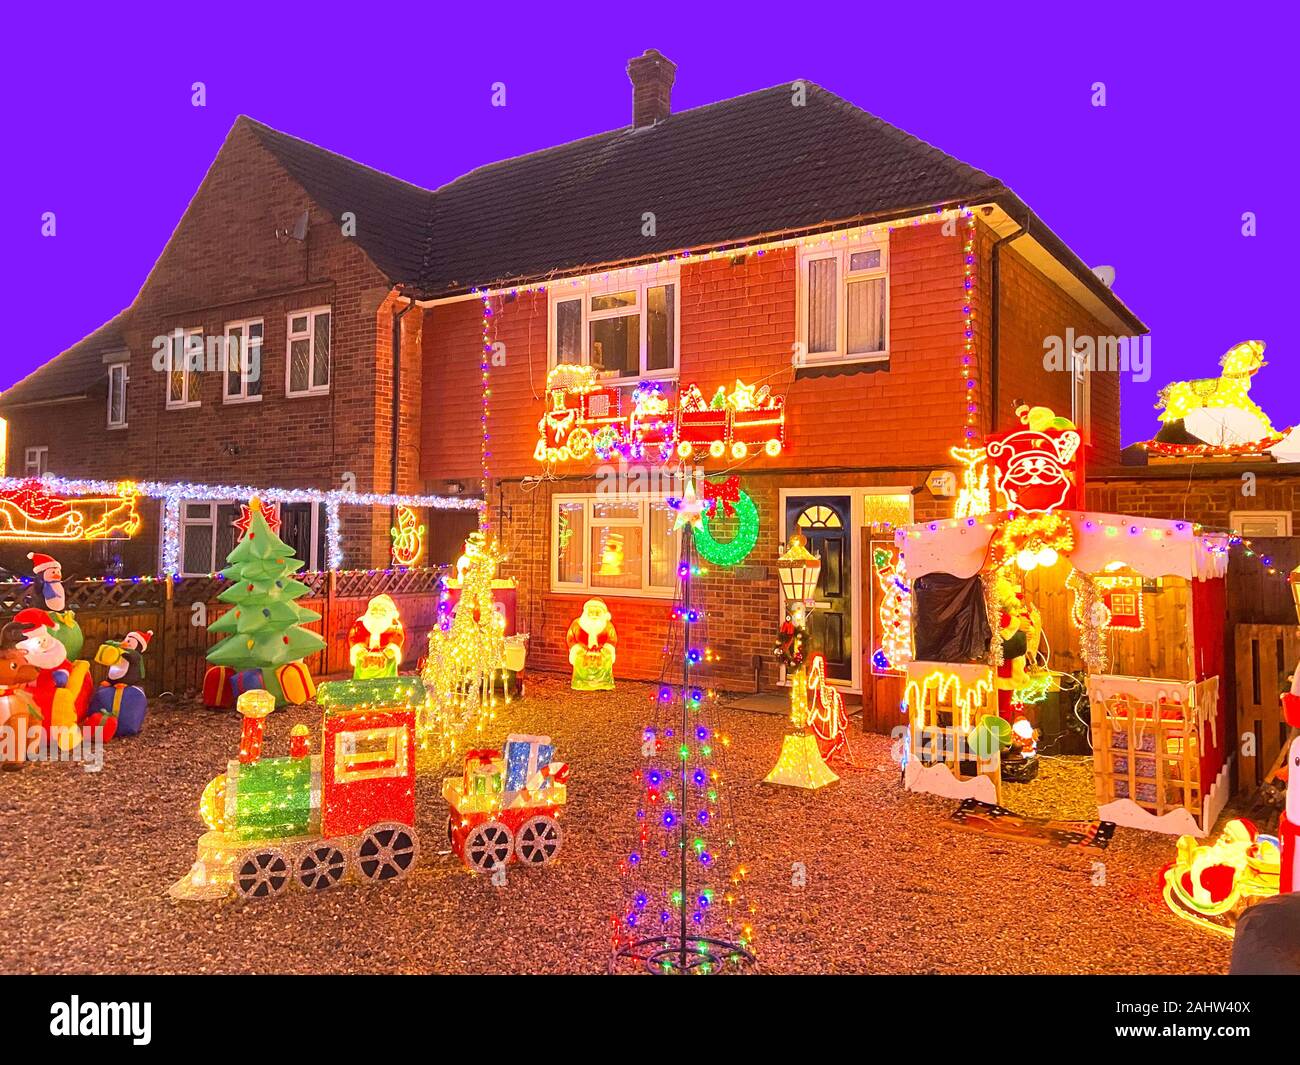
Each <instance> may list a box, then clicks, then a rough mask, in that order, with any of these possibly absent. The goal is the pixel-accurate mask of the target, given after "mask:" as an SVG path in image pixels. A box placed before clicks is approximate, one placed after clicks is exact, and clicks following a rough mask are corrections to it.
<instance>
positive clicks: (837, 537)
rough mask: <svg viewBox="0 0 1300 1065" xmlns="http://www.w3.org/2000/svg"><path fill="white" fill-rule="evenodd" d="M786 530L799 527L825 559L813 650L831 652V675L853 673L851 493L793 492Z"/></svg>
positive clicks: (828, 658)
mask: <svg viewBox="0 0 1300 1065" xmlns="http://www.w3.org/2000/svg"><path fill="white" fill-rule="evenodd" d="M785 527H786V536H787V537H788V536H789V535H790V534H791V533H794V532H796V531H797V532H799V533H800V534H801V535H802V536H803V538H804V540H805V541H806V542H807V545H808V550H809V551H811V552H812V553H813V554H815V555H817V556H818V557H819V558H820V559H821V560H822V569H821V575H820V576H819V577H818V579H817V599H816V609H815V610H813V614H812V618H811V619H810V622H809V626H808V629H809V639H808V642H809V645H810V647H809V651H810V653H820V654H822V655H825V656H826V675H827V676H828V677H830V678H831V679H832V680H842V681H852V679H853V538H852V537H853V521H852V500H851V498H850V497H849V496H847V495H824V496H789V497H787V498H786V501H785Z"/></svg>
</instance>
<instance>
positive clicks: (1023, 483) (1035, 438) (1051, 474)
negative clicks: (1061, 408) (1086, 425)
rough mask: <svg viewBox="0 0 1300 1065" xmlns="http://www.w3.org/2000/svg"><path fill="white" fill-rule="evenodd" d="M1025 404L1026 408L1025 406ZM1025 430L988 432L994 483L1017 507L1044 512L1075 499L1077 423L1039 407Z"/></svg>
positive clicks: (1030, 413) (1025, 418)
mask: <svg viewBox="0 0 1300 1065" xmlns="http://www.w3.org/2000/svg"><path fill="white" fill-rule="evenodd" d="M1023 410H1024V408H1022V411H1023ZM1021 420H1022V422H1024V423H1025V427H1024V428H1022V429H1014V430H1012V431H1010V432H1006V433H1000V434H998V435H996V436H991V437H989V441H988V448H987V452H988V458H989V461H990V462H991V463H993V470H994V484H995V485H996V487H997V489H998V491H999V492H1000V493H1001V494H1002V497H1003V499H1004V500H1005V502H1006V505H1007V506H1008V508H1010V509H1012V510H1021V511H1030V512H1044V511H1050V510H1055V509H1056V508H1057V507H1061V506H1065V505H1067V503H1071V502H1072V496H1073V494H1074V490H1075V486H1076V484H1077V473H1076V465H1075V458H1076V456H1077V454H1078V451H1079V442H1080V441H1079V434H1078V432H1077V431H1076V430H1075V428H1074V426H1073V424H1072V423H1071V422H1069V421H1068V420H1067V419H1065V418H1058V417H1056V416H1055V415H1053V414H1052V412H1051V411H1050V410H1047V409H1046V408H1042V407H1035V408H1033V410H1031V411H1026V412H1024V413H1022V414H1021Z"/></svg>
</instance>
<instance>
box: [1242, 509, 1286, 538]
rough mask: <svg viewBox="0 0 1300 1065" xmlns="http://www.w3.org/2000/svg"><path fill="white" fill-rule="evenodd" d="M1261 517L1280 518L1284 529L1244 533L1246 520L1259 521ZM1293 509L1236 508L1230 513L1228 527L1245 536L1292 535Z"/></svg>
mask: <svg viewBox="0 0 1300 1065" xmlns="http://www.w3.org/2000/svg"><path fill="white" fill-rule="evenodd" d="M1261 518H1280V519H1281V525H1282V531H1281V532H1278V533H1272V534H1265V533H1243V532H1242V528H1243V525H1244V523H1245V521H1258V520H1260V519H1261ZM1291 525H1292V521H1291V511H1289V510H1234V511H1231V512H1229V514H1228V527H1229V528H1230V529H1233V530H1234V531H1236V532H1238V533H1242V535H1244V536H1265V535H1273V536H1291V535H1292V533H1291Z"/></svg>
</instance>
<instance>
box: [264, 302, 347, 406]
mask: <svg viewBox="0 0 1300 1065" xmlns="http://www.w3.org/2000/svg"><path fill="white" fill-rule="evenodd" d="M320 314H328V315H329V316H330V332H329V337H330V350H329V354H328V355H327V356H326V359H327V362H328V367H327V369H328V371H329V372H328V374H327V377H328V380H326V382H325V384H324V385H312V383H311V382H312V379H313V378H314V377H315V376H316V375H315V373H314V372H313V371H314V370H315V367H316V328H315V326H316V316H317V315H320ZM303 315H306V316H307V333H306V335H305V336H304V335H303V334H302V333H295V332H294V331H293V320H294V319H295V318H301V317H302V316H303ZM265 333H266V331H265V328H263V335H262V344H263V348H262V353H263V354H264V355H265V353H266V347H265V344H266V335H265ZM295 340H306V341H307V344H308V347H307V353H308V354H307V360H308V361H307V387H306V388H305V389H300V390H298V391H294V389H293V342H294V341H295ZM333 386H334V310H333V306H332V305H330V304H323V305H321V306H318V307H299V308H297V309H296V310H292V311H289V312H288V313H286V314H285V316H284V394H285V396H286V397H287V398H288V399H301V398H305V397H307V396H328V395H329V392H330V389H331V388H332V387H333Z"/></svg>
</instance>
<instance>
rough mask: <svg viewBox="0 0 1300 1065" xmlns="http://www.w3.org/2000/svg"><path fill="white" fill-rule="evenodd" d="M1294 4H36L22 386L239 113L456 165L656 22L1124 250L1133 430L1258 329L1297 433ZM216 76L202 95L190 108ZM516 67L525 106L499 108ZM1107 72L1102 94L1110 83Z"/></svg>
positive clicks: (573, 101) (593, 117) (14, 40)
mask: <svg viewBox="0 0 1300 1065" xmlns="http://www.w3.org/2000/svg"><path fill="white" fill-rule="evenodd" d="M1270 6H1272V8H1273V10H1272V11H1270V12H1269V13H1268V14H1266V15H1262V14H1258V13H1256V12H1255V5H1251V4H1244V3H1238V4H1234V5H1231V6H1230V7H1228V8H1224V9H1223V11H1224V12H1226V13H1225V14H1215V15H1213V16H1206V15H1202V14H1200V13H1199V12H1198V13H1197V14H1196V15H1195V16H1194V17H1191V16H1189V17H1188V18H1187V19H1186V20H1184V19H1183V18H1182V17H1179V18H1176V19H1175V18H1170V19H1169V20H1166V18H1165V17H1162V16H1161V15H1160V14H1157V13H1156V12H1155V11H1153V12H1151V13H1150V14H1148V13H1146V12H1141V11H1138V10H1136V9H1137V8H1138V7H1139V5H1137V4H1132V3H1125V4H1118V5H1111V4H1106V3H1090V4H1087V5H1079V6H1078V8H1077V9H1074V10H1071V11H1069V12H1064V11H1063V10H1062V9H1061V6H1060V5H1043V4H1041V3H1035V4H1025V5H1016V4H1002V5H996V6H994V7H989V6H988V5H952V6H947V5H940V4H927V5H923V6H922V7H917V6H915V5H911V4H907V5H898V6H897V7H896V8H895V9H893V10H892V11H891V9H890V8H888V7H887V6H885V5H875V4H873V5H862V4H851V5H850V4H845V5H832V4H818V5H811V6H802V7H801V6H800V5H786V4H773V5H770V7H769V9H768V10H767V11H764V9H763V8H762V7H760V6H759V5H749V6H747V7H746V8H744V9H743V10H744V14H743V15H740V14H738V15H732V16H726V17H724V16H717V15H713V14H709V13H708V7H709V6H708V5H705V4H701V3H699V2H695V3H691V4H676V3H658V4H654V5H651V6H649V7H645V8H638V7H636V6H633V7H630V8H629V7H627V6H625V5H610V4H605V5H599V6H598V5H575V4H566V5H562V6H559V7H557V6H555V5H528V6H527V7H525V8H522V11H523V12H524V13H523V14H513V13H511V11H510V8H509V5H502V4H499V3H496V4H488V5H472V4H471V5H463V6H444V5H410V6H409V7H408V6H403V5H399V6H397V7H391V6H382V5H381V6H377V7H370V8H367V7H365V6H364V5H362V6H358V5H356V4H347V5H336V4H329V3H314V4H311V5H309V6H305V7H304V8H303V9H302V11H300V12H292V13H285V14H279V13H276V14H272V12H273V10H274V9H275V5H271V4H265V3H263V4H259V5H250V6H247V7H245V6H243V5H238V4H229V5H217V6H204V5H200V6H194V5H189V6H186V5H175V4H172V5H165V6H159V7H158V9H157V14H156V15H155V16H152V17H145V16H140V21H141V22H142V23H144V25H138V26H137V25H131V24H130V21H129V20H128V18H127V17H126V16H124V15H122V14H119V13H118V11H117V9H115V8H111V7H110V8H101V9H99V10H97V11H95V12H93V13H90V12H80V11H74V10H71V9H68V8H60V9H59V14H58V15H57V17H56V18H55V19H54V21H53V22H51V21H50V18H51V9H48V8H43V7H39V6H38V7H37V8H35V9H32V8H31V7H30V6H28V7H27V8H26V9H24V13H23V14H21V15H18V16H17V22H18V25H17V26H16V27H15V28H14V30H13V31H12V34H11V36H10V37H9V41H10V52H9V56H8V58H7V59H6V62H5V63H4V64H3V66H2V67H0V83H2V86H3V98H4V99H5V100H6V101H8V102H9V103H10V105H11V106H10V107H8V108H6V112H7V115H6V118H7V124H8V127H9V128H8V130H7V134H8V141H9V146H10V149H11V150H10V152H8V153H6V154H7V156H8V163H7V165H6V166H5V167H3V168H0V188H2V189H3V203H4V205H5V211H4V217H5V223H4V225H5V236H6V245H7V254H6V256H5V262H6V269H7V271H8V273H9V275H10V276H9V278H8V279H7V284H6V286H5V291H6V292H7V293H8V296H9V299H10V301H11V302H10V311H9V313H8V314H7V315H6V323H7V326H8V328H9V330H10V339H9V342H8V343H7V344H6V354H5V357H4V359H3V361H2V363H0V387H7V386H8V385H10V384H12V383H13V382H14V381H16V380H18V379H19V378H20V377H22V376H24V375H25V374H27V373H28V372H30V371H31V370H32V369H34V368H35V367H36V366H38V365H40V364H41V363H42V362H44V361H46V360H47V359H49V358H51V357H52V356H53V355H55V354H56V353H57V352H59V351H62V350H63V349H65V348H66V347H68V346H69V345H71V344H73V343H75V342H76V341H77V340H79V339H80V338H81V337H82V336H84V335H85V334H86V333H87V332H89V331H90V330H92V329H94V328H95V327H96V326H98V325H100V324H101V323H102V322H103V321H105V320H106V319H108V318H109V317H111V316H112V315H113V314H114V313H116V312H117V311H118V310H120V309H121V308H122V307H124V306H126V305H127V304H128V303H130V301H131V300H132V298H133V297H134V296H135V293H136V291H137V289H138V287H139V285H140V283H141V282H142V281H143V280H144V278H145V275H146V274H147V272H148V270H149V268H150V266H151V265H152V264H153V262H154V259H155V258H156V257H157V255H158V253H159V252H160V251H161V249H162V247H163V245H164V243H165V242H166V240H167V238H168V236H169V234H170V233H171V230H172V227H173V226H174V225H175V224H176V222H177V220H178V219H179V218H180V216H181V213H182V211H183V210H184V209H185V205H186V203H187V202H188V200H189V198H190V196H191V195H192V194H193V193H194V191H195V189H196V188H197V187H198V184H199V182H200V180H201V179H202V177H203V174H204V171H205V170H206V168H207V166H208V164H209V163H210V162H211V160H212V158H213V156H214V155H215V154H216V152H217V149H218V147H219V146H220V144H221V141H222V139H223V138H224V136H225V134H226V132H227V130H228V129H229V128H230V125H231V123H232V121H233V120H234V118H235V116H236V115H237V114H239V113H241V112H242V113H245V114H248V115H250V116H252V117H254V118H257V119H260V120H261V121H263V122H266V123H268V124H270V125H272V126H275V127H276V128H278V129H282V130H284V131H286V132H288V133H292V134H294V135H296V136H299V137H304V138H306V139H308V140H311V141H314V142H315V143H317V144H320V145H323V146H324V147H327V148H330V149H332V150H334V151H338V152H342V153H343V154H345V155H348V156H351V157H352V158H355V159H358V160H360V161H362V162H364V163H367V164H369V165H371V166H374V167H377V168H379V169H381V170H386V171H388V172H390V173H392V174H395V175H397V176H398V177H402V178H405V179H407V180H409V181H413V182H416V183H417V184H421V185H425V186H436V185H438V184H441V183H443V182H445V181H448V180H450V179H452V178H454V177H456V176H457V175H459V174H462V173H464V172H466V171H467V170H470V169H471V168H473V167H475V166H478V165H480V164H482V163H487V162H491V161H493V160H496V159H501V158H505V157H508V156H513V155H518V154H521V153H523V152H528V151H532V150H535V149H538V148H542V147H546V146H548V145H552V144H558V143H561V142H564V141H567V140H572V139H574V138H576V137H580V136H584V135H587V134H591V133H596V132H600V131H602V130H606V129H612V128H615V127H618V126H621V125H625V124H626V123H627V122H628V121H629V120H630V116H631V86H630V84H629V82H628V80H627V75H626V73H625V71H624V67H625V64H626V61H627V59H628V58H629V57H631V56H633V55H637V54H640V52H641V51H643V50H644V49H645V48H647V47H654V48H658V49H659V50H660V51H662V52H663V53H664V54H665V55H667V56H668V57H669V58H670V59H672V60H674V61H675V62H676V63H677V64H678V71H677V84H676V87H675V89H674V92H673V105H674V107H675V108H677V109H681V108H685V107H691V106H696V105H699V104H704V103H709V102H712V101H714V100H719V99H723V98H726V97H730V96H735V95H737V94H739V93H743V92H747V91H749V90H752V89H757V88H762V87H764V86H768V85H774V84H778V83H786V82H789V81H792V80H794V79H796V78H806V79H809V80H811V81H814V82H817V83H819V84H821V85H823V86H825V87H826V88H828V89H830V90H831V91H833V92H836V93H838V94H839V95H841V96H843V97H845V98H846V99H848V100H850V101H851V102H853V103H854V104H857V105H858V106H860V107H862V108H865V109H866V110H868V111H871V112H873V113H875V114H877V115H879V116H880V117H881V118H883V119H885V120H886V121H889V122H892V123H894V124H895V125H898V126H901V127H902V128H903V129H906V130H908V131H909V132H911V133H913V134H915V135H917V136H918V137H921V138H923V139H925V140H927V141H930V142H931V143H933V144H935V145H937V146H938V147H940V148H942V149H944V150H945V151H947V152H949V153H951V154H952V155H955V156H957V157H958V158H959V159H962V160H964V161H966V162H968V163H971V164H973V165H975V166H978V167H981V168H982V169H984V170H987V171H988V172H989V173H991V174H993V175H995V176H996V177H998V178H1000V179H1002V181H1004V182H1005V183H1006V184H1008V185H1009V186H1010V187H1011V188H1013V189H1015V190H1016V191H1017V192H1018V193H1019V194H1020V196H1021V197H1022V198H1023V199H1024V200H1025V201H1026V202H1027V203H1029V205H1030V206H1031V207H1033V208H1034V209H1035V210H1036V211H1037V212H1038V214H1039V215H1040V217H1042V218H1043V219H1044V221H1046V222H1047V224H1048V225H1050V226H1052V227H1053V228H1054V229H1055V230H1056V231H1057V233H1059V234H1060V235H1061V236H1062V237H1063V238H1064V239H1065V240H1066V241H1067V242H1068V243H1069V244H1070V245H1071V246H1073V247H1074V248H1075V250H1076V251H1078V253H1079V254H1080V255H1081V256H1082V257H1083V259H1084V260H1085V261H1086V262H1088V263H1089V264H1092V265H1096V264H1100V263H1109V264H1111V265H1113V266H1114V267H1115V268H1116V270H1117V272H1118V277H1117V280H1116V284H1115V290H1116V292H1117V293H1118V294H1119V295H1120V296H1121V297H1122V298H1123V299H1124V300H1125V301H1126V302H1127V303H1128V304H1129V306H1131V307H1132V308H1133V309H1134V310H1135V311H1136V312H1137V313H1138V315H1139V316H1140V317H1142V318H1143V319H1144V320H1145V321H1146V322H1147V323H1148V324H1149V325H1150V327H1151V333H1152V340H1151V345H1152V362H1153V366H1152V374H1151V380H1150V381H1148V382H1147V383H1145V384H1138V383H1135V382H1130V381H1126V383H1125V386H1124V441H1125V443H1129V442H1131V441H1133V440H1137V439H1144V438H1146V437H1148V436H1150V435H1152V434H1153V432H1154V430H1155V428H1156V421H1155V412H1154V410H1153V408H1152V404H1153V403H1154V398H1155V392H1156V390H1157V389H1158V388H1159V386H1160V385H1161V384H1163V383H1164V382H1166V381H1169V380H1172V379H1181V378H1187V377H1196V376H1214V375H1216V374H1217V372H1218V369H1217V363H1218V358H1219V356H1220V355H1221V354H1222V353H1223V351H1224V350H1226V349H1227V348H1228V347H1229V346H1230V345H1232V344H1233V343H1235V342H1237V341H1238V340H1243V339H1251V338H1254V339H1260V340H1263V341H1265V342H1266V343H1267V345H1268V359H1269V362H1270V365H1269V367H1268V368H1267V369H1265V370H1264V371H1263V372H1262V374H1261V376H1260V377H1257V378H1256V387H1255V398H1256V399H1258V400H1260V401H1261V403H1262V405H1263V406H1264V408H1265V409H1266V410H1267V411H1268V412H1269V414H1270V415H1271V416H1272V419H1273V422H1274V424H1275V425H1276V426H1277V427H1278V428H1282V427H1284V426H1286V425H1290V424H1292V423H1293V422H1295V421H1298V420H1300V398H1297V394H1296V393H1297V388H1296V385H1297V384H1300V362H1297V359H1296V343H1295V341H1296V337H1297V326H1296V319H1295V311H1294V307H1295V305H1296V303H1297V296H1296V292H1295V284H1294V281H1293V279H1292V277H1291V274H1292V272H1293V270H1294V266H1293V265H1292V263H1293V262H1294V258H1295V256H1294V254H1293V255H1292V260H1289V261H1285V262H1284V260H1283V243H1284V241H1283V237H1284V236H1285V234H1286V233H1287V232H1294V231H1293V230H1288V229H1287V228H1286V227H1287V226H1290V225H1293V223H1292V222H1287V221H1286V217H1285V215H1284V210H1285V207H1284V203H1285V201H1284V193H1286V192H1290V191H1291V190H1292V189H1293V188H1294V185H1295V173H1296V171H1295V168H1294V166H1292V165H1290V164H1288V163H1287V162H1286V159H1287V158H1288V157H1289V155H1290V154H1291V153H1287V152H1286V150H1285V149H1284V147H1283V146H1284V143H1286V142H1287V141H1288V140H1293V139H1294V133H1291V134H1287V133H1286V130H1287V129H1288V128H1290V129H1292V130H1294V122H1295V103H1296V100H1297V93H1296V90H1295V76H1296V74H1295V66H1296V62H1295V58H1294V54H1293V49H1294V42H1295V39H1296V31H1297V25H1296V22H1297V16H1296V15H1295V13H1294V10H1292V11H1289V12H1287V13H1286V14H1285V15H1284V14H1282V13H1281V5H1270ZM1017 8H1022V9H1023V10H1021V11H1017V10H1016V9H1017ZM837 9H838V12H839V13H836V11H837ZM1211 20H1212V21H1211ZM1192 23H1196V24H1192ZM194 81H204V82H205V83H206V84H207V92H208V105H207V107H206V108H202V109H198V108H194V107H192V106H191V105H190V85H191V83H192V82H194ZM496 81H502V82H504V83H505V84H506V88H507V101H508V106H506V107H505V108H494V107H491V106H490V105H489V97H490V87H491V85H492V83H493V82H496ZM1095 81H1102V82H1105V84H1106V90H1107V99H1108V106H1106V107H1105V108H1094V107H1092V106H1091V104H1090V95H1091V89H1090V87H1091V85H1092V83H1093V82H1095ZM44 211H54V212H56V214H57V219H58V235H57V236H56V237H54V238H43V237H42V236H41V235H40V216H41V214H42V212H44ZM1245 211H1253V212H1255V214H1256V216H1257V218H1258V232H1259V235H1258V236H1256V237H1254V238H1250V239H1247V238H1245V237H1243V236H1242V235H1241V226H1242V222H1241V216H1242V213H1243V212H1245ZM1292 239H1293V241H1294V238H1292Z"/></svg>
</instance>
